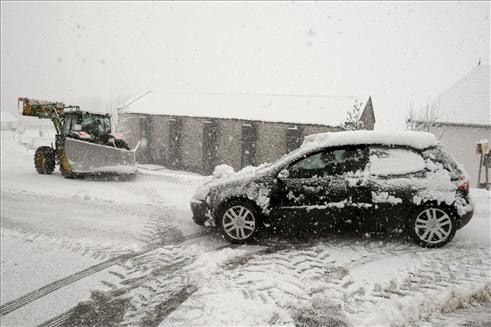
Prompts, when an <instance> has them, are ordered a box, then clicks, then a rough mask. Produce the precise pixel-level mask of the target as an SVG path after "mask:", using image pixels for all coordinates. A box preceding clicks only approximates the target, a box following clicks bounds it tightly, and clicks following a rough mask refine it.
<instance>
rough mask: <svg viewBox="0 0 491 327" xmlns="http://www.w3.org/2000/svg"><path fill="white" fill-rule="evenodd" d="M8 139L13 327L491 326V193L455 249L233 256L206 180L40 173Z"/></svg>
mask: <svg viewBox="0 0 491 327" xmlns="http://www.w3.org/2000/svg"><path fill="white" fill-rule="evenodd" d="M17 141H18V138H15V137H14V136H13V135H11V134H6V133H4V132H3V133H2V150H1V154H2V162H1V164H2V165H1V282H2V283H1V285H2V289H1V305H2V310H1V311H2V316H1V324H2V326H36V325H39V324H43V323H46V324H45V326H55V325H56V326H60V325H66V326H73V325H78V326H83V325H98V326H107V325H115V324H120V325H123V326H133V325H137V326H140V325H144V326H159V325H160V326H173V325H179V326H190V325H207V326H209V325H226V326H230V325H299V326H329V325H330V326H350V325H366V326H391V325H392V326H408V325H409V326H412V325H415V326H416V325H417V326H421V325H427V326H434V325H436V326H449V325H453V326H489V325H490V324H491V317H490V315H489V312H490V309H491V304H490V301H491V272H490V271H491V269H490V268H491V267H490V265H491V252H490V240H491V237H490V233H491V231H490V195H489V192H486V191H482V190H472V192H471V194H472V197H473V199H474V202H475V203H476V212H475V215H474V218H473V219H472V220H471V222H470V223H469V225H467V226H466V227H465V228H464V229H462V230H460V231H458V232H457V235H456V237H455V239H454V241H453V242H451V243H450V244H449V245H448V246H446V247H444V248H442V249H436V250H428V249H422V248H420V247H418V246H415V245H413V244H412V243H407V242H405V241H404V240H392V239H389V238H383V237H380V238H374V237H372V238H366V237H364V236H359V235H354V236H345V235H327V236H325V237H323V238H318V237H317V238H312V237H309V236H305V237H301V238H300V239H290V238H288V237H285V238H281V239H266V238H264V239H260V241H259V242H258V244H255V245H248V246H232V245H230V244H229V243H228V242H226V241H224V240H223V239H222V238H221V237H220V235H219V234H218V233H216V232H215V231H213V230H208V229H206V228H202V227H199V226H196V225H194V223H193V222H192V220H191V212H190V210H189V199H190V198H191V196H192V193H193V191H194V190H195V189H196V187H197V186H198V185H199V184H200V183H202V181H203V180H204V178H203V177H201V176H197V175H194V174H189V173H184V172H173V171H168V170H165V169H159V167H153V166H145V167H140V170H139V171H140V172H139V174H138V175H137V177H136V179H135V180H130V181H118V180H68V179H64V178H63V177H61V175H59V173H55V174H54V175H52V176H41V175H37V174H36V173H35V171H34V168H33V162H32V150H27V149H26V148H25V147H22V146H19V145H18V143H17Z"/></svg>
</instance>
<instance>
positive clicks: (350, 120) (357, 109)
mask: <svg viewBox="0 0 491 327" xmlns="http://www.w3.org/2000/svg"><path fill="white" fill-rule="evenodd" d="M362 105H363V104H362V103H361V102H356V103H355V104H354V105H353V109H351V111H347V112H346V119H345V120H344V121H343V122H342V123H341V127H343V128H344V129H345V130H347V131H356V130H359V129H364V128H365V126H364V124H363V122H362V121H361V120H360V116H361V113H362V110H361V107H362Z"/></svg>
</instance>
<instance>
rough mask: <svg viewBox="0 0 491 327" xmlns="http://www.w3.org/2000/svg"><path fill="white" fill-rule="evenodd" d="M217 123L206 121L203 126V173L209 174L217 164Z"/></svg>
mask: <svg viewBox="0 0 491 327" xmlns="http://www.w3.org/2000/svg"><path fill="white" fill-rule="evenodd" d="M217 150H218V124H217V122H216V121H206V122H205V124H204V126H203V164H202V167H203V173H204V174H207V175H208V174H211V173H213V170H214V169H215V166H216V165H217V160H218V156H217Z"/></svg>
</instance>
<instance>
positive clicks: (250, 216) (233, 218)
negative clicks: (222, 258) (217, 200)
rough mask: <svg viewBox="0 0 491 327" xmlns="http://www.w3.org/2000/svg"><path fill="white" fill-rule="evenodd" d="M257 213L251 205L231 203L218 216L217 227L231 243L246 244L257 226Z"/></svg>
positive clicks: (238, 202)
mask: <svg viewBox="0 0 491 327" xmlns="http://www.w3.org/2000/svg"><path fill="white" fill-rule="evenodd" d="M257 217H258V213H257V210H256V208H254V206H253V205H251V204H249V203H247V202H243V201H232V202H230V203H228V204H226V205H225V206H223V208H222V210H220V213H219V215H218V222H217V223H218V226H219V227H220V229H221V231H222V233H223V235H224V236H225V238H227V239H228V240H229V241H231V242H232V243H246V242H247V241H248V240H250V239H251V238H252V237H253V236H254V234H255V232H256V230H257V226H258V220H257Z"/></svg>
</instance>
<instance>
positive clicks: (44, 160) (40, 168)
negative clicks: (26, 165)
mask: <svg viewBox="0 0 491 327" xmlns="http://www.w3.org/2000/svg"><path fill="white" fill-rule="evenodd" d="M34 167H36V171H37V172H38V174H42V175H51V174H52V173H53V171H54V170H55V151H54V150H53V148H51V147H49V146H41V147H39V148H37V150H36V153H35V154H34Z"/></svg>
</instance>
